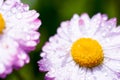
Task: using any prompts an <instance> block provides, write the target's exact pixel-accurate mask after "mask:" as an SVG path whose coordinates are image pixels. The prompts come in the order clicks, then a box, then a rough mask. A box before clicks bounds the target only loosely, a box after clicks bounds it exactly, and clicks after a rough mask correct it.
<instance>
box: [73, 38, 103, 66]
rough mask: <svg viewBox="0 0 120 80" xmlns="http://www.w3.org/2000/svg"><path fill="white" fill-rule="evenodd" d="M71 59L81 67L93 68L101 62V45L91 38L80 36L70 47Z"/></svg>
mask: <svg viewBox="0 0 120 80" xmlns="http://www.w3.org/2000/svg"><path fill="white" fill-rule="evenodd" d="M71 54H72V57H73V60H74V61H75V62H76V63H77V64H79V65H80V66H81V67H86V68H93V67H96V66H98V65H100V64H102V62H103V59H104V54H103V50H102V47H101V45H100V44H99V43H98V42H97V41H96V40H93V39H91V38H80V39H78V40H77V41H75V42H74V43H73V45H72V47H71Z"/></svg>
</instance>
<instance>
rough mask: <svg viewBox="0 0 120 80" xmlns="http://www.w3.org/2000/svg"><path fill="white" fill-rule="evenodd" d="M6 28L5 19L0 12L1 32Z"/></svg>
mask: <svg viewBox="0 0 120 80" xmlns="http://www.w3.org/2000/svg"><path fill="white" fill-rule="evenodd" d="M4 28H5V21H4V19H3V16H2V14H0V33H2V32H3V29H4Z"/></svg>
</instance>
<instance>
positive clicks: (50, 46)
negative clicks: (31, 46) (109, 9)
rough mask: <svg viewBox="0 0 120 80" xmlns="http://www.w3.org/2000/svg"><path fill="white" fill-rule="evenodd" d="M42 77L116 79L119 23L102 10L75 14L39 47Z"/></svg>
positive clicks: (118, 76)
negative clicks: (43, 72) (40, 49)
mask: <svg viewBox="0 0 120 80" xmlns="http://www.w3.org/2000/svg"><path fill="white" fill-rule="evenodd" d="M42 50H43V52H42V53H41V55H40V56H41V57H42V59H41V60H40V61H39V62H38V64H39V70H40V71H45V72H47V74H46V75H45V80H120V27H119V26H117V27H116V18H112V19H110V20H108V18H107V16H106V15H105V14H103V15H101V14H97V15H95V16H93V17H92V18H89V16H88V14H82V15H81V16H79V15H77V14H75V15H74V16H73V18H72V19H71V20H70V21H65V22H62V23H61V25H60V27H59V28H58V30H57V34H56V35H54V36H53V37H51V38H50V39H49V42H47V43H46V44H45V46H44V47H43V48H42Z"/></svg>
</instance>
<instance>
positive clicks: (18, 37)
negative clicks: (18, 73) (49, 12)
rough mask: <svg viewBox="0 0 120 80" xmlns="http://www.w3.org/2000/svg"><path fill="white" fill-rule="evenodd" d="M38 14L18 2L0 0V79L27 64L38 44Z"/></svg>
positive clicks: (14, 0)
mask: <svg viewBox="0 0 120 80" xmlns="http://www.w3.org/2000/svg"><path fill="white" fill-rule="evenodd" d="M38 16H39V14H38V13H37V12H36V11H35V10H29V6H28V5H27V4H23V3H22V2H21V1H20V0H0V78H5V77H6V76H7V75H8V74H10V73H11V72H12V70H13V69H19V68H21V67H23V66H24V65H25V64H27V63H29V56H28V53H29V52H30V51H32V50H34V49H35V46H36V45H37V44H38V42H39V36H40V34H39V32H38V31H37V30H38V28H39V26H40V25H41V21H40V20H39V19H38Z"/></svg>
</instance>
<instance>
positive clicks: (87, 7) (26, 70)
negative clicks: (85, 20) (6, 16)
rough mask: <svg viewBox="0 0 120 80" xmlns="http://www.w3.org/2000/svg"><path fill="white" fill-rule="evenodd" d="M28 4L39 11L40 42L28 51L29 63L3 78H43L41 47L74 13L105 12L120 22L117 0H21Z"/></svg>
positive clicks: (33, 79)
mask: <svg viewBox="0 0 120 80" xmlns="http://www.w3.org/2000/svg"><path fill="white" fill-rule="evenodd" d="M22 2H23V3H26V4H29V6H30V9H35V10H36V11H38V12H39V13H40V17H39V18H40V19H41V20H42V25H41V27H40V29H39V31H40V33H41V36H40V43H39V44H38V46H37V48H36V50H35V51H33V52H31V53H30V59H31V60H30V63H29V64H27V65H25V66H24V67H23V68H21V69H19V70H18V71H16V70H14V71H13V73H12V74H10V75H8V76H7V77H6V78H5V79H4V80H44V78H43V77H44V73H42V72H39V70H38V64H37V61H38V60H39V59H40V56H39V55H40V52H41V48H42V46H43V45H44V43H45V42H46V41H48V39H49V37H50V36H53V35H54V34H55V33H56V29H57V28H58V27H59V25H60V23H61V22H62V21H65V20H69V19H71V17H72V16H73V14H74V13H77V14H79V15H80V14H82V13H84V12H86V13H88V14H89V15H90V17H92V16H93V15H94V14H96V13H99V12H100V13H105V14H107V15H108V16H109V18H112V17H117V20H118V24H120V15H119V14H120V9H119V5H120V4H119V3H120V2H119V0H22Z"/></svg>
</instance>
